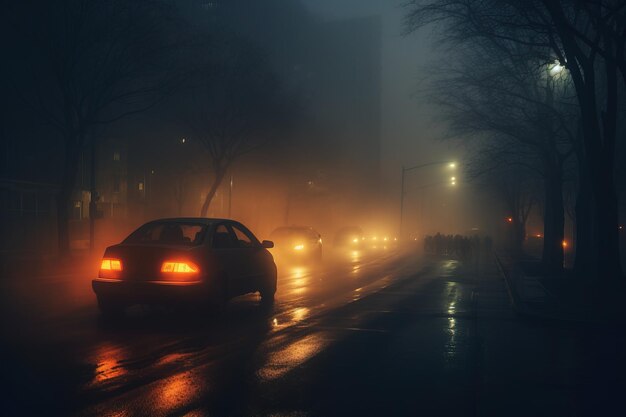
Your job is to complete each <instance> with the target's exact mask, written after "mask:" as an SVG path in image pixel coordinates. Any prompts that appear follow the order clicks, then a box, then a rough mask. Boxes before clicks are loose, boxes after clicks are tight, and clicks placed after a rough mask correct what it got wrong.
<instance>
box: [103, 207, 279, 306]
mask: <svg viewBox="0 0 626 417" xmlns="http://www.w3.org/2000/svg"><path fill="white" fill-rule="evenodd" d="M271 247H273V243H272V242H270V241H267V240H266V241H263V242H259V241H258V239H257V238H256V237H255V236H254V234H252V232H250V230H248V229H247V228H246V227H245V226H244V225H243V224H241V223H239V222H236V221H232V220H226V219H208V218H173V219H162V220H155V221H151V222H149V223H146V224H144V225H143V226H141V227H140V228H139V229H137V230H135V231H134V232H133V233H131V234H130V236H128V237H127V238H126V239H125V240H124V241H123V242H122V243H120V244H118V245H114V246H110V247H108V248H107V249H106V250H105V252H104V257H103V258H102V262H101V266H100V272H99V274H98V278H97V279H94V280H93V281H92V287H93V290H94V292H95V293H96V296H97V297H98V306H99V308H100V310H101V312H102V313H103V314H105V315H116V314H119V313H122V312H123V310H124V308H125V307H127V306H130V305H132V304H170V305H171V304H184V305H190V304H193V305H198V306H212V307H218V308H219V307H221V306H223V305H224V304H225V303H226V302H227V301H228V300H229V299H230V298H232V297H235V296H238V295H242V294H246V293H252V292H257V291H258V292H259V293H260V294H261V301H262V302H264V303H271V302H272V301H273V300H274V293H275V292H276V264H275V263H274V259H273V258H272V255H271V254H270V253H269V252H268V251H267V248H271Z"/></svg>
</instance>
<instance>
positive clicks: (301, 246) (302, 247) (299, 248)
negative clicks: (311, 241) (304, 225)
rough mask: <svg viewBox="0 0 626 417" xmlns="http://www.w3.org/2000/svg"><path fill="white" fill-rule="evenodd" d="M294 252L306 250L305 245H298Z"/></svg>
mask: <svg viewBox="0 0 626 417" xmlns="http://www.w3.org/2000/svg"><path fill="white" fill-rule="evenodd" d="M293 249H294V250H302V249H304V245H302V244H300V245H296V246H294V247H293Z"/></svg>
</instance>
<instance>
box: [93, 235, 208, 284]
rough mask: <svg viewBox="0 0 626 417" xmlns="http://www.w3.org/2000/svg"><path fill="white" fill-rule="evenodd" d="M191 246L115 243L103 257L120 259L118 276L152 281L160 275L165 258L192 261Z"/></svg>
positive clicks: (130, 279)
mask: <svg viewBox="0 0 626 417" xmlns="http://www.w3.org/2000/svg"><path fill="white" fill-rule="evenodd" d="M193 249H194V248H192V247H180V246H162V245H149V246H147V245H141V246H140V245H124V244H122V245H117V246H112V247H110V248H108V249H107V251H106V253H105V257H110V258H118V259H120V260H121V261H122V272H121V274H120V278H122V279H124V280H128V281H152V280H158V279H159V278H160V277H161V266H162V265H163V262H164V261H167V260H190V261H192V262H196V261H194V257H193V252H194V251H193Z"/></svg>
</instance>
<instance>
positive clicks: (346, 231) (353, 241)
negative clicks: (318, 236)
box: [333, 226, 365, 249]
mask: <svg viewBox="0 0 626 417" xmlns="http://www.w3.org/2000/svg"><path fill="white" fill-rule="evenodd" d="M364 240H365V237H364V235H363V230H361V228H360V227H357V226H350V227H344V228H341V229H339V230H338V231H337V233H335V239H334V240H333V246H335V247H337V248H350V249H358V248H360V247H362V246H363V241H364Z"/></svg>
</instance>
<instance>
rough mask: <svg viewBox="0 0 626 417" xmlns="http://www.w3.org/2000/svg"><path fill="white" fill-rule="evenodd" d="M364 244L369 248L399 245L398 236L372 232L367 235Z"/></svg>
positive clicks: (391, 247) (390, 247) (393, 247)
mask: <svg viewBox="0 0 626 417" xmlns="http://www.w3.org/2000/svg"><path fill="white" fill-rule="evenodd" d="M363 246H364V247H366V248H369V249H378V250H380V249H384V250H386V249H395V248H397V247H398V238H397V237H396V236H393V235H390V234H385V233H383V234H372V235H369V236H365V239H364V242H363Z"/></svg>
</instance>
